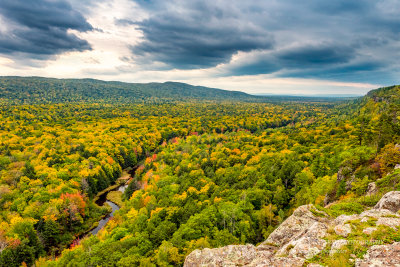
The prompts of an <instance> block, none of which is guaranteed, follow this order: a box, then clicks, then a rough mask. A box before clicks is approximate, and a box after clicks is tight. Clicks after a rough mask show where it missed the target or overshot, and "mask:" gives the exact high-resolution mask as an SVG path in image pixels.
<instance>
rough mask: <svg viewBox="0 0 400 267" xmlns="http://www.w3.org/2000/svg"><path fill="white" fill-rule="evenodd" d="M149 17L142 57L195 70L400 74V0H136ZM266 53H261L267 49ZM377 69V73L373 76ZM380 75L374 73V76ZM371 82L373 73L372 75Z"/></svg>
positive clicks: (137, 49) (138, 49)
mask: <svg viewBox="0 0 400 267" xmlns="http://www.w3.org/2000/svg"><path fill="white" fill-rule="evenodd" d="M136 3H137V4H138V5H140V6H141V7H142V8H144V9H145V10H147V12H148V14H149V17H148V19H146V20H144V21H140V22H136V23H137V25H138V26H139V29H140V30H141V31H142V32H143V35H144V38H143V41H142V42H141V43H139V44H138V45H136V46H133V47H132V52H133V54H134V56H135V57H136V60H137V62H141V63H146V64H147V63H150V62H153V61H161V62H163V63H165V64H167V66H169V68H178V69H190V68H199V67H212V66H216V65H218V64H221V63H228V62H229V61H230V60H231V58H232V56H233V55H235V54H236V53H237V52H239V51H241V52H251V51H256V52H257V57H252V56H251V53H250V54H249V56H248V59H244V60H240V61H239V62H232V64H228V65H227V66H226V67H225V68H224V69H225V70H227V71H228V73H227V75H248V74H249V75H253V74H264V73H276V75H278V76H284V77H311V78H327V79H337V80H341V79H343V80H349V81H351V80H356V79H358V77H359V76H360V75H361V76H363V78H365V77H367V78H368V77H370V79H369V81H370V82H382V81H386V82H387V79H391V80H393V81H395V80H396V74H397V72H395V71H398V68H399V64H398V63H397V62H395V61H394V60H393V58H398V57H399V56H400V50H399V48H400V16H398V14H399V12H400V3H399V2H398V1H394V0H382V1H373V0H359V1H348V0H333V1H320V0H310V1H306V2H304V1H297V0H288V1H256V0H248V1H229V0H214V1H197V0H193V1H183V0H174V1H162V0H150V1H144V0H139V1H136ZM260 51H261V53H260ZM370 73H374V75H370ZM371 77H373V78H371ZM367 80H368V79H367Z"/></svg>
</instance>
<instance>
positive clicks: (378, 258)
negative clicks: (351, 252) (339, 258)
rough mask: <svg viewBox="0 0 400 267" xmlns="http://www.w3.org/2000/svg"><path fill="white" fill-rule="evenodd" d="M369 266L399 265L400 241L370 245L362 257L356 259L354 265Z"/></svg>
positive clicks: (358, 266) (359, 266)
mask: <svg viewBox="0 0 400 267" xmlns="http://www.w3.org/2000/svg"><path fill="white" fill-rule="evenodd" d="M371 266H372V267H378V266H379V267H381V266H400V242H396V243H393V244H389V245H375V246H372V247H370V248H369V249H368V252H367V254H366V255H365V256H364V258H363V259H357V260H356V267H371Z"/></svg>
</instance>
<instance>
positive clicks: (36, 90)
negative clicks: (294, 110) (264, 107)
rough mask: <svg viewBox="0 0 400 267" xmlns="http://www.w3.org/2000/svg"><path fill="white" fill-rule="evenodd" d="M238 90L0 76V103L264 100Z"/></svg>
mask: <svg viewBox="0 0 400 267" xmlns="http://www.w3.org/2000/svg"><path fill="white" fill-rule="evenodd" d="M263 99H264V98H263V97H261V96H253V95H249V94H246V93H243V92H238V91H228V90H222V89H215V88H208V87H203V86H193V85H189V84H185V83H178V82H165V83H125V82H117V81H111V82H109V81H101V80H95V79H56V78H43V77H15V76H3V77H0V103H13V104H42V103H68V102H102V103H121V104H124V103H135V102H143V101H144V102H148V101H152V102H154V101H187V100H216V101H262V100H263Z"/></svg>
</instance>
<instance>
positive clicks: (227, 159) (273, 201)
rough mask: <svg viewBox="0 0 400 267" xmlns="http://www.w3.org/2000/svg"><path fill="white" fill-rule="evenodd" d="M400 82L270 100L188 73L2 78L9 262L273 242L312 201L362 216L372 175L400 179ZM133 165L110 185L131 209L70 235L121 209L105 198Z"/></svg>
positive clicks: (70, 261) (3, 243)
mask: <svg viewBox="0 0 400 267" xmlns="http://www.w3.org/2000/svg"><path fill="white" fill-rule="evenodd" d="M399 90H400V87H399V86H394V87H388V88H382V89H378V90H374V91H371V92H370V93H369V94H368V95H367V96H365V97H363V98H360V99H356V100H351V101H334V100H332V101H329V100H326V99H325V100H324V101H319V100H318V101H317V100H316V101H310V99H306V100H304V101H302V100H301V99H296V101H292V100H293V99H290V101H285V100H284V99H280V101H277V100H276V99H275V100H274V101H266V100H265V99H264V98H262V100H260V99H261V98H258V97H254V96H250V95H247V94H244V93H239V92H227V91H223V90H216V89H209V88H204V87H192V86H189V85H185V84H176V83H164V84H124V83H118V82H102V81H95V80H57V79H44V78H16V77H4V78H1V79H0V99H2V104H1V107H0V175H1V179H0V265H1V266H20V265H21V264H26V265H28V266H32V265H33V264H36V266H139V265H140V266H153V265H158V266H170V265H182V264H183V261H184V258H185V256H186V255H187V254H188V253H190V252H191V251H193V250H194V249H197V248H205V247H219V246H224V245H228V244H245V243H253V244H257V243H259V242H262V241H263V240H265V238H266V237H267V236H268V235H269V234H270V233H271V232H272V231H273V229H275V228H276V227H277V225H279V223H280V222H282V221H283V220H284V219H285V218H286V217H287V216H289V215H290V214H291V212H292V211H293V209H294V208H296V207H298V206H300V205H303V204H308V203H314V204H316V205H321V206H324V205H326V204H328V203H333V202H335V201H338V202H337V204H335V205H333V206H332V208H331V212H332V213H333V214H336V215H338V214H342V213H348V212H359V211H360V210H362V209H363V208H364V207H367V206H370V205H373V204H374V201H376V199H375V198H365V197H363V195H364V194H365V192H366V190H367V186H368V184H369V183H370V182H372V181H379V182H377V183H378V184H379V188H380V190H381V193H384V192H385V191H388V190H390V189H393V188H397V189H400V188H399V179H398V176H396V175H391V176H390V175H389V176H385V175H386V174H388V173H391V172H392V171H393V169H394V167H395V165H396V164H397V163H399V162H400V149H399V146H398V145H397V144H398V143H399V137H400V124H399V119H400V118H399V116H400V114H399V112H400V106H399V98H400V91H399ZM144 100H146V101H144ZM183 100H184V101H183ZM211 100H212V101H211ZM129 167H137V170H136V173H135V175H134V177H132V178H131V179H130V180H129V181H128V183H129V185H128V188H127V190H126V191H125V193H124V194H123V195H121V194H120V195H117V194H113V195H112V198H113V199H114V201H115V202H117V203H118V204H120V206H121V209H120V210H119V211H117V212H116V213H115V216H114V218H113V219H112V220H110V221H109V222H108V224H107V225H106V227H105V228H104V229H103V230H102V231H100V232H99V233H98V234H97V235H93V236H88V237H86V238H85V239H83V240H82V241H81V243H80V244H73V245H71V242H72V241H73V240H74V239H75V238H76V237H77V236H80V235H81V234H83V233H86V232H87V231H88V230H90V229H91V228H93V226H94V225H96V222H97V221H98V220H99V219H100V218H101V217H102V216H104V215H105V214H107V213H108V212H109V208H107V206H102V207H100V206H98V205H96V204H95V203H94V200H95V198H96V196H97V195H98V193H99V192H101V191H103V190H105V189H107V188H108V187H110V186H112V185H113V184H115V182H116V180H117V178H118V177H120V175H121V172H122V170H124V169H126V168H129ZM396 173H397V172H395V173H394V174H396ZM382 177H386V178H384V179H380V178H382ZM378 179H380V180H378Z"/></svg>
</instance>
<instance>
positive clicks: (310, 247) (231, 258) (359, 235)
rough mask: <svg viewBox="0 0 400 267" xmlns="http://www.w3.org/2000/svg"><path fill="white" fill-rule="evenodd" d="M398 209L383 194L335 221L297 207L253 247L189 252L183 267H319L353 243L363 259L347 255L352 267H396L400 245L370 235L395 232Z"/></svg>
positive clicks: (395, 199)
mask: <svg viewBox="0 0 400 267" xmlns="http://www.w3.org/2000/svg"><path fill="white" fill-rule="evenodd" d="M399 209H400V191H392V192H389V193H387V194H385V195H384V196H383V197H382V198H381V200H380V201H379V202H378V203H377V204H376V206H375V207H374V208H373V209H370V210H366V211H364V212H362V213H361V214H354V215H340V216H338V217H336V218H332V217H330V216H329V215H328V214H326V213H325V212H324V211H321V210H318V209H317V208H316V207H315V206H313V205H305V206H301V207H299V208H297V209H296V210H295V211H294V212H293V214H292V215H291V216H290V217H289V218H287V219H286V220H285V221H284V222H283V223H282V224H281V225H280V226H279V227H278V228H277V229H276V230H275V231H274V232H272V233H271V235H270V236H269V237H268V238H267V240H265V241H264V242H263V243H262V244H260V245H259V246H254V245H230V246H226V247H221V248H214V249H203V250H195V251H193V252H192V253H190V254H189V255H188V256H187V257H186V260H185V263H184V266H186V267H192V266H203V267H205V266H310V267H311V266H321V265H320V264H318V263H321V264H324V263H323V262H319V260H318V259H319V258H320V259H323V258H326V257H329V256H330V257H333V258H334V257H335V256H337V254H338V253H342V252H343V251H347V253H349V249H347V250H346V247H348V248H351V247H354V246H355V243H357V244H356V245H358V246H360V247H361V248H364V249H365V250H366V253H365V252H364V253H361V254H360V255H359V256H360V258H357V257H358V256H357V255H355V254H351V255H350V256H349V258H348V260H349V261H350V262H352V265H354V264H355V265H356V266H358V267H364V266H400V242H394V241H393V242H391V239H388V238H386V237H385V238H382V237H381V236H380V235H379V234H376V235H374V233H375V232H376V231H377V232H376V233H378V232H379V231H380V232H379V233H381V232H382V231H383V230H386V231H389V232H390V231H392V232H394V233H397V232H398V231H399V229H400V215H399V214H398V211H399ZM392 232H391V233H392ZM382 233H385V232H382ZM399 236H400V235H399ZM396 238H398V237H395V238H394V239H396ZM382 239H383V240H382ZM319 255H320V256H321V257H319V258H318V256H319Z"/></svg>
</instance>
